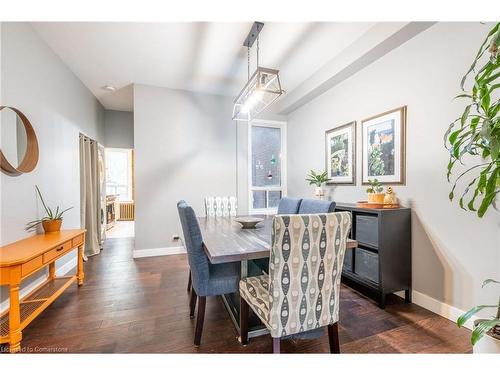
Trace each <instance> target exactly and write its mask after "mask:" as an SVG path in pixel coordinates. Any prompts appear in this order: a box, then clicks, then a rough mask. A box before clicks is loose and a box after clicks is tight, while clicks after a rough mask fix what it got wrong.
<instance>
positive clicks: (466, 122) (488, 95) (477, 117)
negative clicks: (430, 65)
mask: <svg viewBox="0 0 500 375" xmlns="http://www.w3.org/2000/svg"><path fill="white" fill-rule="evenodd" d="M499 26H500V23H497V24H496V25H495V27H494V28H493V29H491V30H490V32H489V33H488V36H487V37H486V39H485V41H484V42H483V44H482V45H481V47H480V48H479V51H478V53H477V55H476V58H475V59H474V61H473V63H472V65H471V67H470V68H469V70H468V71H467V73H466V74H465V76H464V77H463V78H462V82H461V85H460V86H461V89H462V93H461V94H460V95H458V96H457V97H456V98H461V99H464V100H466V102H467V104H466V106H465V108H464V110H463V113H462V115H461V116H460V117H459V118H457V119H456V120H455V121H453V122H452V123H451V125H450V126H449V128H448V130H447V132H446V134H445V136H444V138H445V147H446V148H447V149H448V150H449V152H450V160H449V163H448V173H447V178H448V181H450V180H451V175H452V173H453V171H454V168H455V167H456V163H457V162H459V163H460V164H463V159H464V157H465V156H466V155H473V156H479V157H480V158H481V161H480V162H478V163H476V164H475V165H473V166H471V167H468V169H466V170H465V172H462V173H460V174H459V175H458V177H457V178H456V179H455V181H454V183H453V187H452V189H451V192H450V194H449V198H450V200H453V199H454V197H455V189H456V187H457V183H458V181H460V180H461V179H463V178H469V181H468V184H467V186H466V187H465V189H464V190H463V192H462V194H461V196H460V198H459V200H458V204H459V206H460V207H461V208H462V209H464V210H470V211H477V215H478V216H479V217H482V216H483V215H484V214H485V212H486V211H487V210H488V208H489V207H490V206H492V205H494V204H495V199H496V197H497V196H498V194H499V192H500V117H499V115H498V114H499V111H500V99H498V91H497V89H498V88H500V83H499V82H500V79H499V77H500V55H499V54H498V46H499V45H500V29H499ZM485 54H486V55H488V54H489V56H488V59H487V61H486V62H485V64H484V65H483V66H482V67H481V68H478V67H477V65H478V63H479V61H480V60H481V58H482V57H483V56H484V55H485ZM483 60H484V59H483ZM471 74H474V81H473V86H472V89H471V90H470V91H466V90H465V88H464V87H465V83H466V80H467V77H469V75H471ZM466 201H467V202H466ZM476 201H480V203H479V207H478V208H476Z"/></svg>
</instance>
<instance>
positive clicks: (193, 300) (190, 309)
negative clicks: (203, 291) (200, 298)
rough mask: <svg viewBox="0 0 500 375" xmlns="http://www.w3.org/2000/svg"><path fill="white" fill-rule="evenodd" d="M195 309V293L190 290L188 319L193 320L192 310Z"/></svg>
mask: <svg viewBox="0 0 500 375" xmlns="http://www.w3.org/2000/svg"><path fill="white" fill-rule="evenodd" d="M195 308H196V292H195V291H194V288H191V299H190V301H189V317H190V318H191V319H193V318H194V309H195Z"/></svg>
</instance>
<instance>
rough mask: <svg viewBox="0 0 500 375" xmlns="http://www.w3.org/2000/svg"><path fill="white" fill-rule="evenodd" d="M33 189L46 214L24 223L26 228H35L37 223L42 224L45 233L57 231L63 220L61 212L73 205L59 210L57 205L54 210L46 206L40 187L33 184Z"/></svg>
mask: <svg viewBox="0 0 500 375" xmlns="http://www.w3.org/2000/svg"><path fill="white" fill-rule="evenodd" d="M35 190H36V192H37V194H38V196H39V197H40V201H41V202H42V205H43V208H44V209H45V214H46V216H44V217H42V218H41V219H37V220H33V221H30V222H29V223H28V224H26V230H28V231H29V230H33V229H35V228H36V227H37V226H38V224H42V227H43V230H44V231H45V233H50V232H58V231H60V230H61V225H62V220H63V217H62V216H63V214H64V213H65V212H66V211H68V210H71V209H72V208H73V207H70V208H66V209H65V210H59V206H57V208H56V210H55V211H54V210H51V209H50V207H47V205H46V204H45V201H44V200H43V197H42V193H41V192H40V189H39V188H38V186H37V185H35Z"/></svg>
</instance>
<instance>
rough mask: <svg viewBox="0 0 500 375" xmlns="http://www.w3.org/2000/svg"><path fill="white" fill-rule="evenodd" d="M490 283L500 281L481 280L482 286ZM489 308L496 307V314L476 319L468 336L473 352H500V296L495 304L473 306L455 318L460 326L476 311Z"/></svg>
mask: <svg viewBox="0 0 500 375" xmlns="http://www.w3.org/2000/svg"><path fill="white" fill-rule="evenodd" d="M490 283H496V284H500V281H496V280H493V279H488V280H486V281H484V282H483V287H484V286H485V285H487V284H490ZM491 308H495V309H496V316H494V317H491V318H489V319H478V320H476V321H475V322H474V329H473V330H472V335H471V338H470V341H471V343H472V345H473V347H474V353H500V298H499V301H498V304H497V305H480V306H476V307H473V308H472V309H470V310H469V311H467V312H466V313H465V314H463V315H462V316H460V317H459V318H458V320H457V324H458V326H459V327H462V326H463V325H464V324H465V323H466V322H467V321H468V320H469V319H470V318H471V317H472V316H473V315H474V314H476V313H477V312H479V311H481V310H483V309H491Z"/></svg>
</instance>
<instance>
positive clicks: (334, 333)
mask: <svg viewBox="0 0 500 375" xmlns="http://www.w3.org/2000/svg"><path fill="white" fill-rule="evenodd" d="M328 341H329V343H330V353H340V343H339V325H338V323H333V324H330V325H329V326H328Z"/></svg>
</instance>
